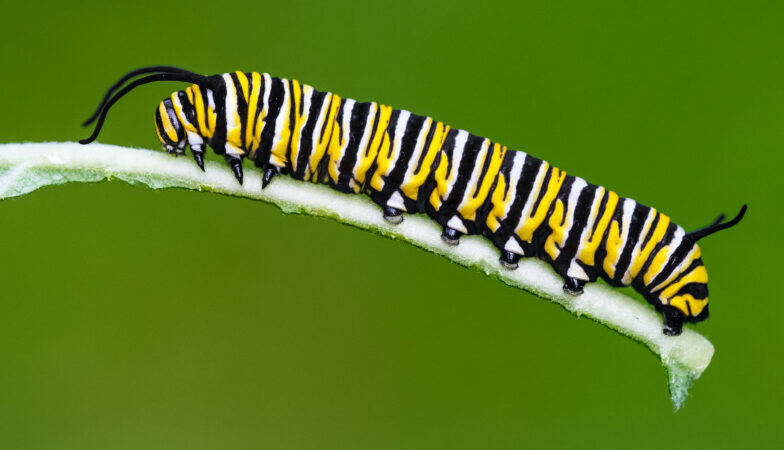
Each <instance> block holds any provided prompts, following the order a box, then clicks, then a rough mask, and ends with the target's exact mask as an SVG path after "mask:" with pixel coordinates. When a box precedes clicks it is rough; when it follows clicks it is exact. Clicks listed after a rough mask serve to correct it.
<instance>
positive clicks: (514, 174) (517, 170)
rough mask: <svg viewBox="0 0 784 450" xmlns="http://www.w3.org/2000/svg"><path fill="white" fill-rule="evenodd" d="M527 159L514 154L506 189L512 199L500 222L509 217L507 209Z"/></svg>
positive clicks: (516, 153)
mask: <svg viewBox="0 0 784 450" xmlns="http://www.w3.org/2000/svg"><path fill="white" fill-rule="evenodd" d="M527 157H528V155H526V154H525V153H523V152H514V160H513V161H512V170H510V171H509V176H510V180H509V186H508V187H507V189H508V192H507V195H509V196H511V197H512V198H511V200H509V201H508V202H507V203H506V206H505V207H504V215H503V216H502V217H501V220H504V219H506V217H507V216H508V215H509V209H510V208H511V207H512V204H513V203H514V198H515V194H516V193H517V183H519V182H520V177H521V176H522V175H523V167H524V166H525V159H526V158H527ZM515 244H517V241H515ZM518 247H519V245H518ZM507 250H508V249H507ZM521 250H522V249H521ZM509 251H511V250H509ZM521 254H522V253H521Z"/></svg>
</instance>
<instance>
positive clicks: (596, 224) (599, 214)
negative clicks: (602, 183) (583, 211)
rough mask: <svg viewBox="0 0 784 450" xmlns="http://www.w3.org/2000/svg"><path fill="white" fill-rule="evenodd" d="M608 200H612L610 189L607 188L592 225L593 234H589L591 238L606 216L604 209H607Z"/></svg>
mask: <svg viewBox="0 0 784 450" xmlns="http://www.w3.org/2000/svg"><path fill="white" fill-rule="evenodd" d="M608 201H610V191H609V190H607V189H605V190H604V195H603V196H602V199H601V201H600V202H599V208H598V209H597V211H596V218H595V219H594V221H593V226H592V227H591V234H589V235H588V238H589V239H590V238H591V237H593V235H594V234H596V229H597V228H598V227H599V222H601V219H602V217H604V210H605V209H607V202H608Z"/></svg>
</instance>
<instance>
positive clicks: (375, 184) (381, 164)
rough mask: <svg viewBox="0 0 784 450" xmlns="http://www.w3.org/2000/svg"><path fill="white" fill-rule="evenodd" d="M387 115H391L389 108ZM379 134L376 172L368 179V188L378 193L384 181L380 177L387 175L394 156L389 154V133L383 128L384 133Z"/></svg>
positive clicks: (390, 143)
mask: <svg viewBox="0 0 784 450" xmlns="http://www.w3.org/2000/svg"><path fill="white" fill-rule="evenodd" d="M389 114H390V116H391V115H392V108H391V107H390V108H389ZM387 125H389V120H387ZM381 134H382V135H383V136H381V146H380V147H379V149H378V153H377V155H376V170H375V172H373V176H372V177H371V178H370V186H371V187H372V188H373V189H375V190H377V191H380V190H381V189H383V188H384V180H383V179H382V178H381V177H382V176H384V175H387V173H388V171H389V166H390V165H391V163H392V160H393V159H394V156H395V155H394V154H392V155H390V154H389V153H390V152H389V148H390V146H391V145H392V142H390V139H389V132H388V130H387V129H386V127H385V128H384V132H383V133H381ZM397 139H400V136H398V137H397ZM393 150H394V147H393Z"/></svg>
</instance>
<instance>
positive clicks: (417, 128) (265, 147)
mask: <svg viewBox="0 0 784 450" xmlns="http://www.w3.org/2000/svg"><path fill="white" fill-rule="evenodd" d="M143 73H153V74H154V75H149V76H147V77H144V78H141V79H137V80H135V81H134V82H132V83H131V84H130V85H129V86H127V87H126V88H124V89H123V90H122V91H121V92H119V93H118V94H114V90H116V88H112V89H110V90H109V92H108V93H107V95H106V97H105V98H104V101H103V102H102V104H101V106H100V107H99V113H100V118H99V122H98V126H97V127H96V130H95V131H94V133H93V135H92V136H91V137H90V138H89V139H85V140H83V141H81V142H82V143H88V142H90V141H92V140H93V139H95V137H96V136H97V134H98V132H99V130H100V128H101V125H102V124H103V120H104V118H105V116H106V113H107V111H108V109H109V108H110V107H111V106H112V105H113V104H114V102H116V101H117V100H118V99H119V98H120V97H122V96H123V95H124V94H125V93H127V92H128V91H130V90H131V89H133V88H134V87H135V86H138V85H141V84H144V83H148V82H153V81H159V80H175V81H189V82H192V83H194V84H193V85H192V86H190V87H188V88H187V89H185V90H183V91H178V92H175V93H174V94H172V96H171V98H168V99H166V100H164V101H163V102H161V104H160V105H159V106H158V109H157V110H156V130H157V132H158V136H159V139H160V140H161V143H162V144H163V146H164V148H165V149H166V151H168V152H170V153H174V154H181V153H183V152H184V148H185V146H186V145H190V147H191V152H192V153H193V156H194V158H195V159H196V162H197V163H198V164H199V166H200V167H202V168H203V152H204V148H203V145H204V143H207V144H208V145H209V146H210V147H212V148H213V150H214V151H215V152H216V153H217V154H220V155H223V156H224V158H225V159H226V161H227V162H228V163H229V165H230V166H231V167H232V169H233V170H234V173H235V175H236V176H237V179H238V181H239V182H240V183H242V159H243V158H247V159H250V160H252V161H253V162H254V163H255V165H256V166H257V167H260V168H262V170H264V175H263V182H262V185H263V186H266V185H267V183H269V182H270V180H271V179H272V178H273V177H274V176H275V175H276V174H284V175H289V176H291V177H292V178H295V179H298V180H302V181H310V182H314V183H324V184H327V185H329V186H330V187H332V188H333V189H336V190H338V191H341V192H345V193H354V194H366V195H368V196H369V197H370V198H371V199H372V200H373V201H374V202H375V203H377V204H378V205H379V206H380V207H381V209H382V211H383V214H384V217H385V218H386V219H387V220H388V221H389V222H391V223H399V222H400V221H402V220H403V215H402V214H403V213H404V212H405V213H426V214H427V215H428V216H430V217H431V218H432V219H433V220H435V221H436V222H438V223H439V224H440V225H441V226H442V227H443V229H444V232H443V235H442V237H443V239H444V241H445V242H446V243H448V244H451V245H457V244H458V242H459V238H460V236H461V235H464V234H478V235H484V236H486V237H487V238H488V239H489V240H490V241H491V242H492V244H493V245H494V246H495V247H497V248H498V249H499V251H500V253H501V256H500V263H501V264H502V265H504V266H505V267H507V268H508V269H515V268H516V267H517V262H518V261H519V259H520V258H522V257H536V258H540V259H542V260H544V261H546V262H547V263H549V264H550V265H551V266H552V267H553V269H554V270H555V272H556V273H558V274H559V275H560V276H561V277H562V278H563V279H564V290H565V291H566V292H568V293H570V294H573V295H579V294H580V293H581V292H582V289H583V286H584V285H585V284H586V283H588V282H593V281H596V280H597V279H598V278H602V279H604V280H605V281H606V282H607V283H609V284H611V285H613V286H632V287H633V288H634V289H635V290H637V291H638V292H640V293H641V294H642V295H643V296H644V297H645V298H646V299H647V300H648V301H649V302H650V303H651V304H652V305H653V306H654V307H655V308H656V309H657V310H658V311H659V312H661V313H662V315H663V317H664V332H665V333H666V334H679V333H680V332H681V327H682V324H683V322H685V321H691V322H697V321H699V320H703V319H705V318H706V317H707V315H708V307H707V304H708V289H707V272H706V271H705V267H704V265H703V264H702V259H701V253H700V249H699V247H698V246H697V243H696V242H697V240H698V239H699V238H701V237H704V236H707V235H708V234H711V233H713V232H715V231H718V230H721V229H724V228H728V227H730V226H733V225H735V224H736V223H738V221H740V219H741V218H742V217H743V214H744V213H745V206H744V207H743V209H742V210H741V212H740V214H739V215H738V216H737V217H736V218H735V219H733V220H732V221H729V222H723V216H721V217H720V218H719V219H718V220H717V221H715V222H714V223H713V224H712V225H710V226H709V227H707V228H705V229H702V230H698V231H695V232H692V233H686V232H685V231H684V230H683V229H682V228H681V227H680V226H678V225H676V224H674V223H672V222H671V221H670V219H669V217H667V216H666V215H664V214H661V213H660V212H658V211H656V210H655V209H653V208H650V207H647V206H644V205H642V204H639V203H637V202H635V201H634V200H631V199H628V198H622V197H619V196H618V195H617V194H616V193H615V192H612V191H610V190H607V189H605V188H603V187H601V186H596V185H593V184H590V183H588V182H586V181H585V180H583V179H582V178H579V177H575V176H572V175H567V174H566V172H564V171H562V170H560V169H558V168H557V167H555V166H552V165H550V164H549V163H548V162H546V161H543V160H541V159H538V158H535V157H533V156H530V155H528V154H526V153H523V152H520V151H513V150H507V148H506V147H505V146H502V145H501V144H498V143H496V142H493V141H491V140H490V139H487V138H483V137H480V136H476V135H473V134H471V133H469V132H467V131H464V130H459V129H454V128H450V127H449V126H448V125H445V124H444V123H442V122H439V121H436V120H434V119H432V118H430V117H427V116H420V115H416V114H413V113H411V112H409V111H406V110H400V109H393V108H391V107H389V106H386V105H381V104H378V103H374V102H357V101H355V100H352V99H346V98H341V97H340V96H338V95H336V94H332V93H329V92H322V91H318V90H316V89H314V88H313V87H311V86H308V85H304V84H300V83H299V82H297V81H296V80H287V79H283V78H277V77H272V76H270V75H268V74H259V73H256V72H252V73H243V72H234V73H227V74H223V75H221V76H212V77H204V76H201V75H197V74H194V73H191V72H187V71H184V70H182V69H177V68H172V67H168V68H167V67H154V68H149V69H140V70H137V71H134V72H131V73H130V74H128V75H126V76H125V77H123V78H122V79H121V80H120V82H119V83H117V84H116V86H120V85H122V83H124V82H126V81H128V80H130V79H131V78H132V77H134V76H137V75H140V74H143ZM113 94H114V95H113ZM96 117H98V113H96V115H94V117H93V118H91V119H90V120H89V121H88V123H89V122H90V121H92V120H93V119H95V118H96Z"/></svg>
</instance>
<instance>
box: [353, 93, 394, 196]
mask: <svg viewBox="0 0 784 450" xmlns="http://www.w3.org/2000/svg"><path fill="white" fill-rule="evenodd" d="M371 108H372V111H373V114H372V115H368V119H367V120H368V122H369V126H370V130H368V140H367V142H366V143H365V147H364V148H359V149H358V150H357V162H356V164H355V167H354V178H356V180H357V183H358V184H355V185H354V191H355V192H359V191H360V190H361V189H362V186H363V185H364V184H365V178H366V177H367V171H368V170H370V167H371V166H372V165H373V162H375V160H376V156H377V155H378V147H379V146H380V145H381V140H382V136H381V135H382V134H384V131H383V130H386V129H387V125H389V118H390V116H391V115H392V108H391V107H389V106H386V105H377V104H376V103H373V104H372V107H371ZM376 116H378V123H377V124H375V126H374V122H375V118H376ZM371 136H372V139H371V138H370V137H371Z"/></svg>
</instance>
